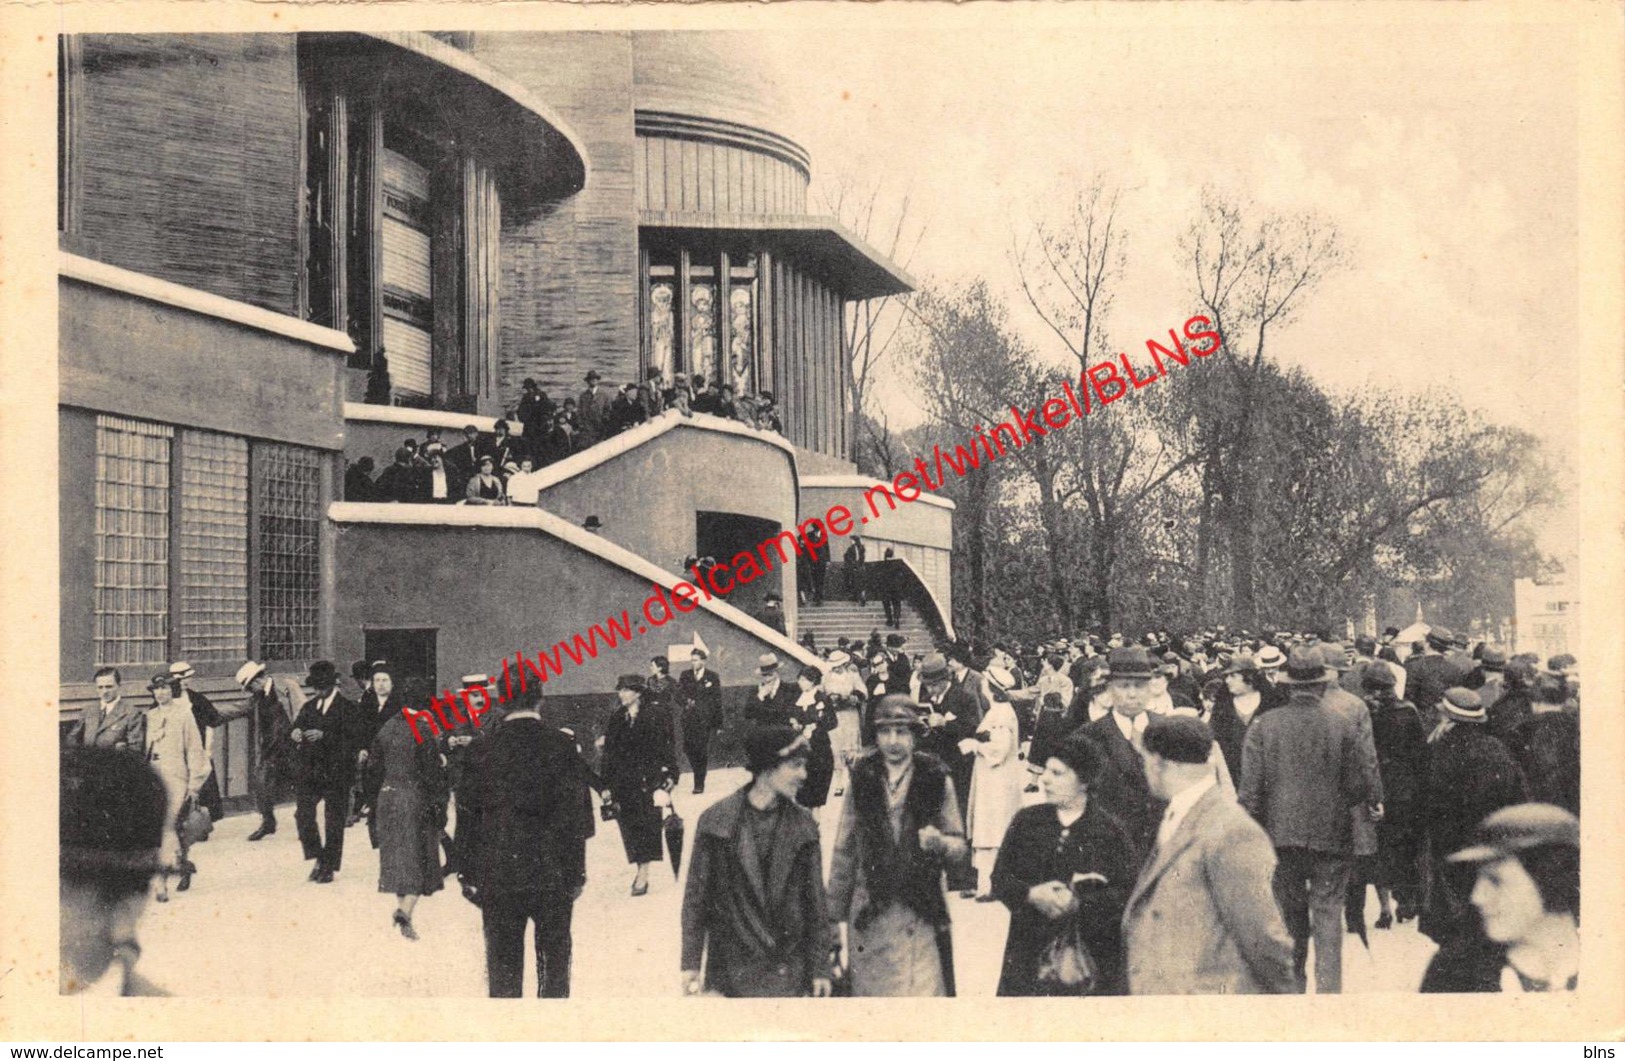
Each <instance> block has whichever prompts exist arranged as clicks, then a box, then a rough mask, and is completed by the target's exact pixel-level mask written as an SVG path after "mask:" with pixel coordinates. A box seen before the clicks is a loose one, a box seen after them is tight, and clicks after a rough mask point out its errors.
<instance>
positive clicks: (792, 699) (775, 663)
mask: <svg viewBox="0 0 1625 1061" xmlns="http://www.w3.org/2000/svg"><path fill="white" fill-rule="evenodd" d="M796 699H797V693H796V689H795V687H794V686H792V685H788V684H786V683H785V681H784V680H783V679H782V678H781V677H780V676H779V657H778V656H776V655H774V654H773V653H771V652H764V653H762V654H761V655H760V656H758V657H757V658H756V691H755V692H753V693H751V694H750V699H749V700H747V701H745V721H747V722H751V723H754V724H755V725H758V726H789V725H792V724H793V721H792V720H793V718H794V716H795V714H796Z"/></svg>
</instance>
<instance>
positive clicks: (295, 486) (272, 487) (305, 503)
mask: <svg viewBox="0 0 1625 1061" xmlns="http://www.w3.org/2000/svg"><path fill="white" fill-rule="evenodd" d="M253 466H254V475H253V481H254V511H255V514H256V521H257V522H258V524H259V547H258V551H259V628H260V654H261V655H262V656H263V657H264V658H265V659H267V660H308V659H311V658H312V657H314V656H315V655H316V653H317V640H318V618H319V608H320V604H321V555H320V543H321V463H320V457H319V456H318V455H317V453H316V452H315V451H313V450H308V449H303V448H301V447H298V446H286V445H280V444H276V443H256V444H255V445H254V448H253Z"/></svg>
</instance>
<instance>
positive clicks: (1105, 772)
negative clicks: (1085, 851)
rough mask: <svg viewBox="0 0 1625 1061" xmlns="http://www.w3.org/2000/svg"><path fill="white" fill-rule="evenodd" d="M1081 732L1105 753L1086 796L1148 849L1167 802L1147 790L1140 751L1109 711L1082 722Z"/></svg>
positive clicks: (1134, 839) (1148, 787)
mask: <svg viewBox="0 0 1625 1061" xmlns="http://www.w3.org/2000/svg"><path fill="white" fill-rule="evenodd" d="M1081 732H1082V733H1083V734H1084V735H1085V736H1086V737H1088V738H1089V739H1090V740H1092V741H1094V742H1095V745H1096V747H1098V748H1099V749H1100V750H1101V751H1103V752H1105V753H1106V763H1105V765H1104V766H1103V767H1101V770H1100V774H1099V776H1097V777H1096V778H1095V779H1094V780H1093V781H1091V782H1089V798H1090V799H1091V800H1099V801H1100V804H1101V809H1103V810H1106V811H1110V812H1111V814H1112V816H1113V817H1115V818H1116V819H1117V820H1118V821H1120V822H1122V823H1123V827H1124V828H1125V829H1127V830H1128V834H1129V837H1130V839H1132V840H1133V841H1134V842H1135V843H1136V844H1137V845H1139V847H1140V848H1141V849H1142V850H1145V849H1148V848H1149V847H1150V846H1151V842H1152V840H1153V839H1155V837H1156V832H1157V823H1158V822H1159V821H1161V820H1162V812H1163V810H1164V809H1165V808H1166V807H1167V804H1166V803H1164V802H1163V801H1162V800H1160V799H1158V798H1157V797H1156V796H1153V795H1152V794H1151V786H1150V785H1148V784H1147V783H1146V780H1145V763H1144V762H1143V761H1142V760H1141V759H1140V753H1139V752H1138V751H1136V750H1135V748H1134V745H1133V744H1131V743H1129V741H1128V739H1127V738H1125V737H1124V736H1123V731H1122V730H1120V729H1118V728H1117V721H1116V720H1115V719H1114V718H1112V713H1111V712H1107V713H1106V714H1105V715H1104V716H1103V717H1101V718H1097V719H1095V720H1094V721H1093V722H1091V723H1089V724H1088V725H1087V726H1084V727H1083V729H1082V730H1081Z"/></svg>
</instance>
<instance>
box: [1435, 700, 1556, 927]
mask: <svg viewBox="0 0 1625 1061" xmlns="http://www.w3.org/2000/svg"><path fill="white" fill-rule="evenodd" d="M1438 713H1439V716H1440V721H1439V725H1438V727H1437V728H1436V729H1435V730H1434V731H1433V733H1432V734H1431V735H1430V736H1429V737H1428V741H1429V745H1430V751H1429V754H1428V777H1427V785H1426V787H1425V789H1424V790H1423V796H1422V818H1423V820H1424V821H1425V822H1426V828H1427V839H1428V856H1429V868H1430V876H1431V880H1432V887H1430V888H1429V889H1428V896H1427V906H1426V907H1425V908H1424V909H1423V911H1422V919H1421V923H1420V925H1419V927H1420V928H1421V930H1422V934H1423V935H1425V936H1427V937H1428V938H1430V939H1432V940H1433V941H1434V942H1435V943H1438V944H1440V945H1443V944H1445V943H1447V942H1448V941H1450V940H1452V939H1454V938H1455V937H1456V936H1458V935H1460V934H1461V933H1462V932H1465V931H1469V930H1471V928H1472V925H1473V921H1474V917H1473V913H1472V909H1471V907H1470V906H1469V904H1468V899H1469V897H1470V896H1471V894H1472V890H1473V872H1472V869H1471V867H1465V868H1464V867H1462V866H1459V865H1455V864H1447V863H1446V862H1445V861H1444V859H1445V856H1447V855H1449V854H1452V853H1454V852H1456V851H1459V850H1461V849H1462V848H1463V847H1465V846H1467V843H1468V841H1469V840H1470V838H1471V835H1472V830H1473V828H1474V827H1475V826H1476V825H1477V824H1478V823H1479V822H1481V821H1483V820H1484V819H1485V818H1487V817H1488V816H1489V815H1490V814H1492V813H1494V812H1495V811H1498V810H1500V809H1501V808H1502V807H1510V806H1512V805H1513V804H1515V803H1523V802H1525V801H1526V800H1528V798H1529V789H1528V786H1527V785H1526V783H1525V781H1524V776H1523V771H1522V770H1521V769H1519V767H1518V763H1517V761H1516V760H1515V759H1513V757H1512V753H1511V752H1509V751H1507V749H1506V746H1505V745H1504V744H1502V743H1501V741H1500V740H1499V739H1497V738H1496V737H1495V735H1494V734H1492V733H1490V732H1489V729H1488V727H1487V726H1486V725H1485V716H1486V712H1485V710H1484V702H1483V701H1482V700H1480V699H1479V698H1478V694H1477V693H1475V692H1473V691H1472V690H1471V689H1465V688H1462V687H1460V686H1453V687H1452V688H1449V689H1446V690H1445V691H1444V695H1443V696H1441V697H1440V699H1439V708H1438Z"/></svg>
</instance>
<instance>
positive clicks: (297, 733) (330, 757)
mask: <svg viewBox="0 0 1625 1061" xmlns="http://www.w3.org/2000/svg"><path fill="white" fill-rule="evenodd" d="M305 684H306V685H308V686H310V687H311V688H312V689H314V690H315V691H316V695H315V696H312V697H311V698H310V699H309V700H306V701H305V705H304V707H302V708H300V709H299V717H298V718H296V719H294V723H293V732H291V733H290V734H289V735H288V736H289V738H290V739H291V740H292V741H293V742H294V744H295V745H296V746H297V747H298V784H297V803H296V805H295V808H294V813H293V820H294V824H295V825H296V826H297V827H298V829H299V843H300V844H302V845H303V846H304V850H305V858H306V859H307V860H312V859H313V860H315V862H316V866H315V868H314V869H312V870H311V871H310V879H311V880H313V881H315V882H316V883H317V884H331V883H332V881H333V874H335V873H337V872H338V871H339V866H340V863H342V862H343V861H344V824H345V817H346V814H347V813H348V811H349V803H350V779H351V778H352V777H353V776H354V772H355V766H356V758H357V757H358V756H359V755H360V753H361V752H362V751H363V750H365V749H363V748H361V747H360V744H359V742H360V734H361V733H362V732H363V730H364V727H363V723H362V721H361V717H360V709H359V708H357V707H356V705H355V704H354V703H353V702H352V701H350V700H347V699H345V698H344V697H343V696H341V695H340V694H339V691H338V671H337V669H336V668H334V666H333V664H332V662H331V661H329V660H325V659H320V660H317V661H316V662H315V663H312V664H311V665H310V673H309V674H308V675H306V676H305ZM318 803H321V804H324V805H325V811H324V819H325V824H326V837H327V838H326V840H325V842H324V841H323V839H322V836H323V834H322V833H321V832H318V831H317V828H316V804H318Z"/></svg>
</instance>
